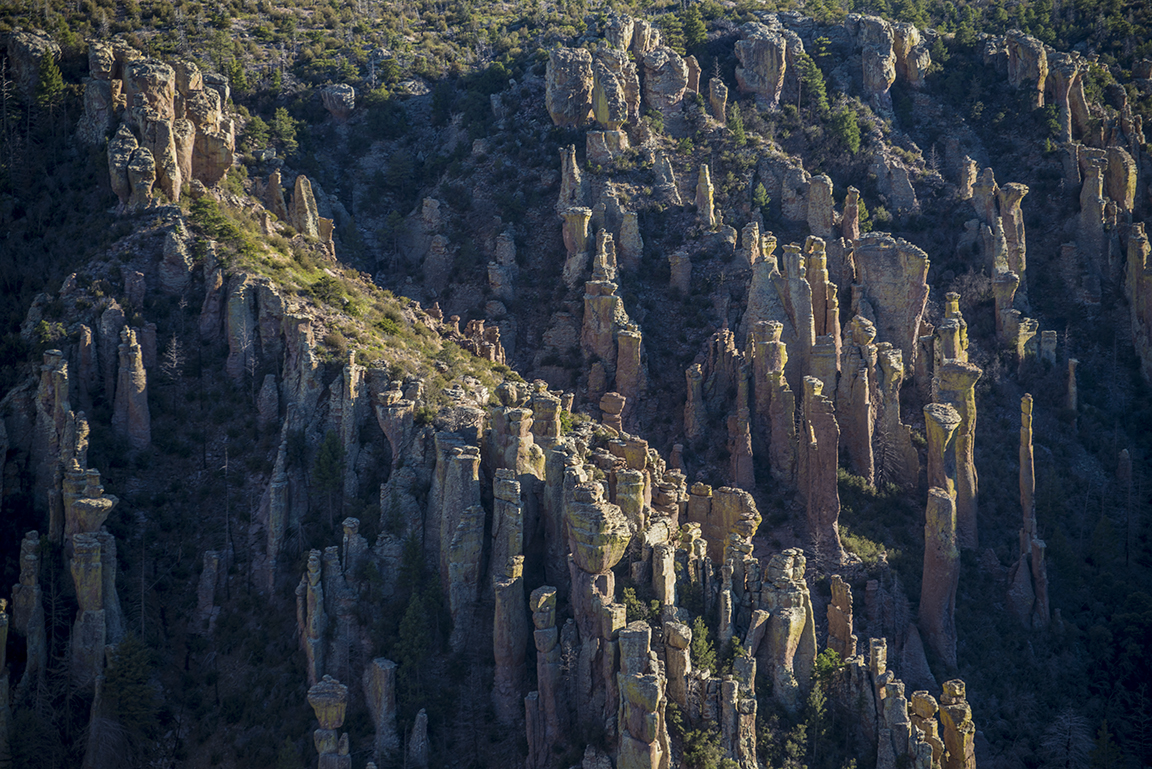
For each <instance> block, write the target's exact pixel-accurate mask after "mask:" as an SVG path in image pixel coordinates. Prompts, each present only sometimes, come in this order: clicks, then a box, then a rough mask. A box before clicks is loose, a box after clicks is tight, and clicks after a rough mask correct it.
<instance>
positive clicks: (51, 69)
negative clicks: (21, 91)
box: [36, 54, 64, 112]
mask: <svg viewBox="0 0 1152 769" xmlns="http://www.w3.org/2000/svg"><path fill="white" fill-rule="evenodd" d="M63 99H64V77H63V75H61V74H60V66H59V65H58V64H56V58H55V57H54V56H52V55H51V54H46V55H45V56H44V57H43V58H42V59H41V60H40V79H39V81H37V83H36V106H38V107H39V108H40V109H42V110H46V111H48V112H52V111H54V110H55V109H56V107H58V106H59V105H60V102H61V101H63Z"/></svg>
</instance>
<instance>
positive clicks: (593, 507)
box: [564, 483, 632, 574]
mask: <svg viewBox="0 0 1152 769" xmlns="http://www.w3.org/2000/svg"><path fill="white" fill-rule="evenodd" d="M603 496H604V495H603V488H602V487H601V486H600V484H598V483H583V484H580V485H578V486H577V487H576V488H575V489H573V492H572V499H571V500H570V501H569V502H568V503H567V505H566V507H565V513H564V515H565V519H566V520H567V522H568V539H569V542H570V544H571V547H572V558H573V559H574V561H575V563H576V565H577V566H578V567H579V568H580V569H581V570H582V571H584V572H587V573H589V574H599V573H602V572H606V571H608V570H609V569H611V568H612V567H613V566H615V565H616V564H617V563H619V561H620V559H621V558H622V557H623V556H624V549H625V548H626V547H627V546H628V541H629V540H630V539H631V536H632V535H631V532H630V530H629V528H628V519H627V518H625V517H624V514H623V513H622V512H621V511H620V507H619V506H618V505H613V504H611V503H609V502H607V501H605V500H604V498H603Z"/></svg>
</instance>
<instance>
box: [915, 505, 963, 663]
mask: <svg viewBox="0 0 1152 769" xmlns="http://www.w3.org/2000/svg"><path fill="white" fill-rule="evenodd" d="M959 582H960V550H959V549H958V548H957V546H956V502H955V500H954V499H953V498H952V495H951V494H950V493H949V492H947V491H945V490H944V489H940V488H931V489H929V490H928V508H927V511H926V513H925V521H924V576H923V581H922V582H921V587H920V629H921V630H922V631H924V635H925V636H926V638H927V640H928V645H929V646H931V647H932V650H933V651H934V652H936V655H937V656H938V657H939V658H940V660H941V661H942V662H943V663H944V664H945V665H947V666H948V667H949V668H954V667H956V619H955V615H956V588H957V585H958V584H959Z"/></svg>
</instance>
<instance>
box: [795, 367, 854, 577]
mask: <svg viewBox="0 0 1152 769" xmlns="http://www.w3.org/2000/svg"><path fill="white" fill-rule="evenodd" d="M823 389H824V383H823V382H821V381H820V380H819V379H817V378H815V377H804V401H803V415H804V417H803V418H804V433H803V434H802V436H801V440H800V465H799V469H800V473H799V477H800V491H801V494H802V495H803V497H804V501H805V504H806V506H807V511H808V538H809V541H810V542H811V543H812V547H813V550H814V551H815V553H816V556H817V557H818V558H820V559H821V560H824V561H826V562H828V563H831V564H839V563H843V561H844V557H845V556H844V549H843V547H842V546H841V544H840V527H839V522H838V521H839V517H840V493H839V491H838V489H837V483H836V471H837V468H838V466H839V465H838V457H839V446H840V428H839V426H838V425H837V424H836V414H835V411H836V409H835V407H834V406H833V405H832V401H831V400H830V399H829V398H827V397H826V396H824V395H823Z"/></svg>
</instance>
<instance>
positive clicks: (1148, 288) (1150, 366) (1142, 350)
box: [1124, 222, 1152, 382]
mask: <svg viewBox="0 0 1152 769" xmlns="http://www.w3.org/2000/svg"><path fill="white" fill-rule="evenodd" d="M1150 254H1152V247H1150V246H1149V244H1148V236H1147V234H1145V227H1144V224H1143V223H1142V222H1139V223H1136V224H1133V225H1132V229H1131V230H1130V232H1129V234H1128V260H1127V262H1128V263H1127V267H1126V274H1125V276H1124V288H1125V294H1126V295H1127V299H1128V308H1129V313H1130V322H1131V328H1132V343H1133V345H1134V346H1135V347H1136V354H1137V356H1138V357H1139V359H1140V371H1141V373H1142V374H1143V375H1144V381H1146V382H1152V264H1149V255H1150Z"/></svg>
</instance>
